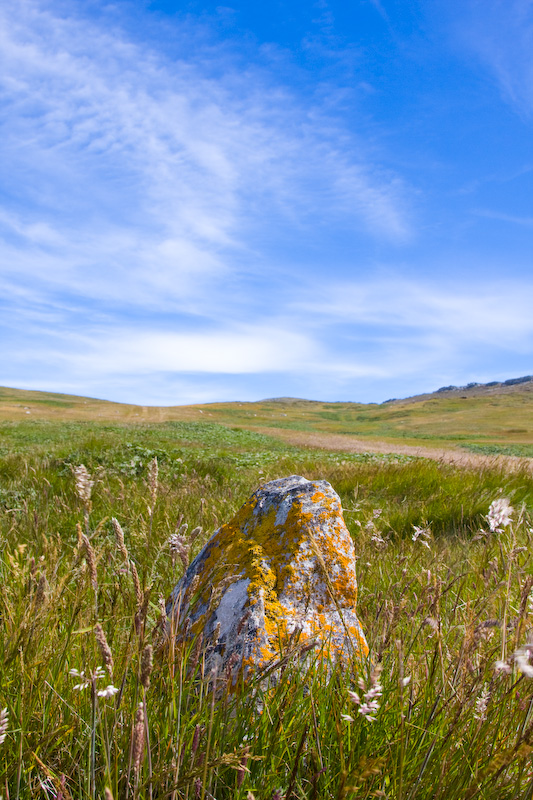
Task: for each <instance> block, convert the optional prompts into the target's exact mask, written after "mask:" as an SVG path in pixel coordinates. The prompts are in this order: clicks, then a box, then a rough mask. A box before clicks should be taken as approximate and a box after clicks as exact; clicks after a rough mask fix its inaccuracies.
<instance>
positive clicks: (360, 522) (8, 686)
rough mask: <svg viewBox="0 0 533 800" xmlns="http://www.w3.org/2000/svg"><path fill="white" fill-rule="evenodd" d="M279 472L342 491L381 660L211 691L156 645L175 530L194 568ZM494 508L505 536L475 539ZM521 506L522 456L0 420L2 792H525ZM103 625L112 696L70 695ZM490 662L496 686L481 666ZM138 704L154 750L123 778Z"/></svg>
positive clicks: (194, 657) (263, 798)
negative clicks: (464, 456)
mask: <svg viewBox="0 0 533 800" xmlns="http://www.w3.org/2000/svg"><path fill="white" fill-rule="evenodd" d="M154 457H157V460H158V464H159V487H158V494H157V500H156V502H155V504H154V503H153V501H152V499H151V496H150V486H149V465H150V462H151V461H152V459H153V458H154ZM81 463H83V464H85V465H86V466H87V468H88V469H89V471H90V473H91V474H92V476H93V479H94V480H95V484H94V487H93V490H92V498H91V507H90V509H88V508H87V507H85V506H84V504H83V502H82V501H81V500H80V498H79V497H78V495H77V493H76V490H75V482H74V477H73V473H72V469H73V468H74V467H75V466H78V465H79V464H81ZM292 473H297V474H301V475H304V476H305V477H307V478H309V479H318V478H325V479H326V480H329V481H330V482H331V483H332V485H333V486H334V488H335V489H336V490H337V491H338V492H339V494H340V496H341V500H342V503H343V507H344V509H345V519H346V522H347V525H348V527H349V530H350V531H351V533H352V535H353V537H354V540H355V545H356V552H357V555H358V580H359V602H358V613H359V617H360V619H361V622H362V625H363V628H364V630H365V633H366V635H367V638H368V641H369V645H370V648H371V661H369V663H368V664H358V663H353V664H348V665H346V666H345V668H343V669H342V670H341V669H335V668H333V673H332V674H329V673H328V672H327V671H326V670H324V669H323V668H322V667H320V666H319V665H318V663H315V662H313V660H312V659H311V660H308V661H299V660H298V659H295V660H293V661H290V662H289V664H288V666H287V669H286V670H285V672H284V673H283V676H282V679H281V680H280V681H279V682H278V683H277V684H276V685H270V686H268V685H266V684H265V683H263V682H261V681H260V680H259V678H258V679H257V680H256V681H255V682H251V683H249V684H248V685H242V686H240V687H239V690H238V691H233V692H227V691H225V690H224V687H223V678H224V676H220V678H219V692H217V693H216V695H215V694H213V692H212V691H210V687H209V676H208V675H205V674H203V672H202V663H203V662H202V654H201V652H199V651H197V649H196V645H195V643H194V642H193V643H187V644H184V643H180V642H179V641H177V642H175V643H174V645H173V646H172V647H169V646H160V643H161V599H163V600H164V599H166V598H167V597H168V595H169V593H170V591H171V589H172V588H173V586H174V585H175V583H176V581H177V580H178V579H179V577H180V575H181V567H180V566H179V564H178V563H175V562H173V560H172V557H171V553H170V552H169V549H168V546H167V540H168V537H169V535H170V534H171V533H173V532H174V531H175V528H176V524H177V522H178V521H179V520H180V519H183V520H184V521H186V522H187V523H188V524H189V530H192V528H193V527H195V526H197V525H201V526H202V527H203V530H204V533H203V535H202V537H200V539H199V540H197V541H196V542H195V545H194V548H193V552H192V554H191V555H194V554H195V553H196V552H197V551H198V549H199V548H200V547H201V546H202V544H203V542H205V540H206V538H207V537H208V536H209V535H210V534H211V533H212V531H213V530H214V529H215V528H216V527H217V526H218V525H219V524H221V523H222V522H224V521H226V520H229V519H230V518H231V517H232V515H233V514H234V513H235V512H236V511H237V509H238V508H239V507H240V505H241V504H242V503H243V502H244V500H245V499H246V498H247V497H248V496H249V495H250V493H251V492H252V491H253V489H254V488H256V487H257V486H258V484H259V483H261V482H265V481H267V480H271V479H274V478H278V477H281V476H284V475H289V474H292ZM503 496H505V497H508V498H509V499H510V500H511V502H512V504H513V505H514V506H515V508H516V514H515V523H514V524H513V526H512V527H511V528H508V529H506V530H505V531H504V532H503V533H500V534H493V535H483V536H481V537H479V536H478V535H477V534H478V532H479V530H480V529H483V530H485V531H486V530H487V523H486V520H485V515H486V514H487V511H488V508H489V505H490V503H491V501H492V500H493V499H494V498H496V497H503ZM532 510H533V480H532V478H531V473H530V471H529V469H528V467H527V465H526V464H524V467H523V469H518V470H516V471H514V472H512V473H506V472H505V470H504V468H503V467H502V466H501V465H500V464H493V465H490V464H489V465H488V466H487V465H483V466H480V467H477V468H474V467H462V468H461V469H459V468H457V467H455V466H451V465H449V464H443V463H440V462H437V461H430V460H428V459H423V458H413V457H409V456H396V455H383V456H381V455H377V454H369V453H362V454H350V455H347V454H344V453H339V452H329V451H327V450H312V449H306V448H301V447H291V446H288V445H287V444H285V443H284V442H283V441H280V440H279V439H277V438H271V437H269V436H266V435H265V434H263V433H260V432H254V431H247V430H241V429H232V428H228V427H225V426H223V425H217V424H213V423H206V422H204V421H201V422H194V421H193V422H184V421H177V422H164V423H161V424H139V423H137V424H135V425H133V424H129V425H128V424H110V423H97V422H94V421H92V422H90V421H88V422H69V423H60V422H57V421H41V420H39V421H29V420H23V421H21V422H4V423H2V424H0V584H1V586H2V593H1V595H0V709H2V708H4V707H7V709H8V713H9V719H8V729H7V735H6V738H5V741H4V742H3V743H2V744H0V795H3V796H4V800H6V798H7V797H9V798H10V800H13V798H20V799H24V800H25V798H31V797H39V798H45V797H53V796H56V795H57V793H58V791H59V788H60V787H62V788H61V792H62V793H63V797H64V798H68V797H69V796H70V797H72V798H76V800H77V799H78V798H79V799H80V800H82V799H83V800H86V799H87V798H93V797H95V798H101V797H103V794H104V788H105V786H108V787H109V788H110V789H111V790H112V793H113V795H114V798H115V800H118V798H126V797H130V798H133V797H139V798H141V797H142V798H148V797H153V798H169V799H170V798H173V799H174V800H177V799H178V798H180V799H181V798H183V800H185V798H187V799H188V800H189V799H190V800H193V798H196V797H203V798H205V799H206V800H207V798H210V797H215V798H216V800H229V798H243V800H245V798H246V797H247V793H248V792H252V793H253V794H254V796H255V798H256V799H257V800H271V798H275V797H277V798H282V797H283V798H287V800H288V797H289V796H290V797H291V798H292V799H293V800H298V799H300V798H301V799H302V800H303V798H309V800H310V799H311V798H320V800H322V799H324V800H330V799H331V800H337V798H370V797H387V798H389V799H390V800H427V798H442V800H459V798H474V797H475V798H485V799H486V800H495V798H497V799H498V800H507V798H508V799H509V800H511V798H517V799H518V798H520V800H526V798H531V797H533V767H532V754H533V682H532V680H531V679H530V678H527V677H525V676H524V675H523V674H522V673H521V672H520V671H519V670H518V669H517V666H516V664H515V663H514V662H513V661H512V659H511V656H512V653H513V652H514V651H515V650H516V649H517V648H518V647H519V646H521V645H523V644H524V643H525V642H526V641H527V637H528V630H529V629H530V628H532V627H533V614H532V609H531V604H530V603H529V602H528V596H529V593H530V591H531V586H532V584H533V568H532V565H531V561H530V556H529V553H530V550H531V546H532V542H531V525H532V523H531V512H532ZM87 511H89V512H90V513H88V514H87V513H86V512H87ZM112 517H116V518H117V519H118V520H119V522H120V524H121V526H122V528H123V530H124V534H125V543H126V547H127V549H128V553H129V557H130V558H131V560H132V561H133V563H134V564H135V567H136V570H137V573H138V575H139V585H138V586H137V587H136V586H135V575H134V572H133V571H132V568H131V566H130V564H128V562H127V561H126V560H125V559H124V556H123V554H122V553H121V552H120V550H119V548H118V547H117V542H116V538H115V533H114V530H113V526H112V523H111V518H112ZM78 524H79V525H81V527H82V530H83V531H85V532H86V533H87V535H88V537H89V541H90V545H91V547H92V549H93V550H94V555H95V559H96V576H94V574H93V575H92V576H91V571H90V568H89V567H88V558H87V551H86V549H85V547H84V545H83V544H80V539H79V532H78V530H77V526H78ZM413 525H417V526H429V527H430V528H431V531H432V537H431V539H430V541H429V545H430V547H429V549H428V548H426V547H424V546H423V545H422V544H421V542H420V540H418V541H413V540H412V534H413ZM95 577H96V580H94V578H95ZM97 622H100V623H101V625H102V626H103V629H104V631H105V633H106V636H107V640H108V642H109V646H110V648H111V651H112V655H113V660H114V665H113V672H112V676H111V675H108V676H107V677H106V679H105V680H103V679H102V680H101V681H100V680H98V681H97V682H96V683H95V685H96V688H97V689H98V688H100V687H102V688H103V687H104V686H105V685H106V684H107V683H111V682H112V683H113V684H114V685H115V686H116V687H118V688H119V689H120V692H119V693H118V694H117V695H115V696H114V697H112V698H108V699H106V698H100V697H97V696H96V694H95V693H94V692H92V690H91V688H90V687H89V688H87V689H85V690H83V691H76V690H74V688H73V687H74V685H75V684H76V683H79V679H78V680H77V679H75V678H73V677H72V676H71V675H69V670H70V669H77V670H79V671H81V670H85V672H86V673H87V674H90V673H92V672H94V670H95V669H96V667H97V666H99V665H101V664H102V657H101V653H100V650H99V648H98V644H97V642H96V639H95V635H94V626H95V624H96V623H97ZM148 645H152V646H153V647H154V662H153V671H152V673H151V676H150V685H149V687H147V688H146V681H145V687H143V684H142V682H141V660H142V653H143V651H145V652H146V647H147V646H148ZM502 653H503V655H504V657H505V659H506V660H507V661H508V662H509V664H510V669H511V671H510V673H509V674H506V673H496V672H495V671H494V663H495V662H496V661H497V660H500V659H501V657H502ZM378 664H379V665H380V666H381V668H382V672H381V678H380V680H381V684H382V686H383V695H382V697H381V699H380V709H379V711H378V712H377V714H376V720H375V722H369V721H368V720H366V719H364V718H363V716H362V715H360V714H358V713H357V707H356V706H355V705H354V704H353V703H352V702H351V701H350V698H349V695H348V691H349V690H350V689H356V690H357V691H359V689H357V682H358V680H359V679H361V680H363V681H364V682H365V683H367V682H368V681H369V679H370V673H371V672H372V670H373V669H375V668H376V666H377V665H378ZM407 678H408V679H409V680H407ZM402 679H405V681H404V680H402ZM484 692H485V693H486V697H487V698H488V700H487V702H488V705H487V711H486V715H484V714H483V713H481V712H480V710H479V709H480V702H481V700H480V698H482V697H483V696H484V695H483V693H484ZM141 700H142V701H143V702H145V706H146V721H145V723H144V725H145V732H146V733H147V734H148V736H147V739H146V741H145V744H144V747H143V749H142V755H141V758H140V761H139V763H138V765H137V766H138V768H137V769H136V765H135V759H134V758H133V756H132V747H133V743H134V740H135V716H136V713H137V710H138V704H139V702H140V701H141ZM343 714H350V715H351V716H352V717H353V718H354V722H347V721H345V720H344V719H343V717H342V716H341V715H343Z"/></svg>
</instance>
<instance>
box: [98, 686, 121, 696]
mask: <svg viewBox="0 0 533 800" xmlns="http://www.w3.org/2000/svg"><path fill="white" fill-rule="evenodd" d="M117 692H118V689H117V687H116V686H111V685H109V686H106V687H105V689H100V691H99V692H97V693H96V694H97V695H98V697H113V695H115V694H116V693H117Z"/></svg>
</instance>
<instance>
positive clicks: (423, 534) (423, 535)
mask: <svg viewBox="0 0 533 800" xmlns="http://www.w3.org/2000/svg"><path fill="white" fill-rule="evenodd" d="M413 530H414V533H413V535H412V536H411V539H412V540H413V542H420V544H423V545H424V547H427V548H428V550H429V549H430V548H429V542H428V539H431V530H430V529H429V528H428V527H425V528H422V527H420V526H419V525H413Z"/></svg>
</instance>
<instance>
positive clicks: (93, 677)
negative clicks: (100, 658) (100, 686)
mask: <svg viewBox="0 0 533 800" xmlns="http://www.w3.org/2000/svg"><path fill="white" fill-rule="evenodd" d="M68 674H69V675H72V677H73V678H80V682H79V683H77V684H76V685H75V686H73V687H72V688H73V689H75V691H77V692H83V690H84V689H88V688H89V686H90V685H91V683H92V682H93V681H94V682H96V681H98V680H100V678H103V677H104V676H105V670H104V669H103V667H96V669H95V670H94V672H93V673H91V674H90V675H86V674H85V670H82V671H81V672H79V671H78V670H77V669H69V671H68ZM108 688H109V687H108ZM117 691H118V690H117ZM98 694H99V692H98Z"/></svg>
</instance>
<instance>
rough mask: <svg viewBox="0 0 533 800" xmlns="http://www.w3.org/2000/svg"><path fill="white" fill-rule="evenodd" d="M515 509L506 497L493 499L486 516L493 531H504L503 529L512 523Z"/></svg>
mask: <svg viewBox="0 0 533 800" xmlns="http://www.w3.org/2000/svg"><path fill="white" fill-rule="evenodd" d="M513 511H514V509H513V507H512V506H511V504H510V503H509V500H508V499H507V498H506V497H501V498H499V499H498V500H493V501H492V503H491V504H490V506H489V513H488V514H487V516H486V520H487V522H488V523H489V528H490V530H491V533H502V532H503V529H504V528H507V527H508V526H509V525H510V524H511V522H512V519H511V515H512V513H513Z"/></svg>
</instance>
